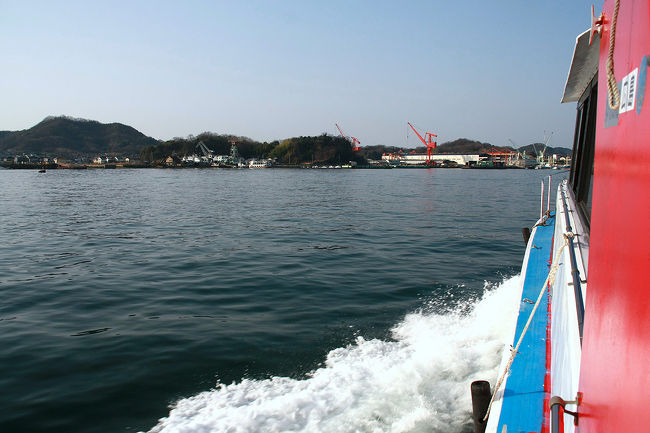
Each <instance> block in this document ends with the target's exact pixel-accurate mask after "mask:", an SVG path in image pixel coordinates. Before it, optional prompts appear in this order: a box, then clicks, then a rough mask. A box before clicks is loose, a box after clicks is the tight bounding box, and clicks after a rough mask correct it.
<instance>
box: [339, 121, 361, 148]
mask: <svg viewBox="0 0 650 433" xmlns="http://www.w3.org/2000/svg"><path fill="white" fill-rule="evenodd" d="M335 125H336V128H337V129H338V130H339V132H340V133H341V137H343V138H345V139H346V140H350V141H352V150H354V151H355V152H356V151H358V150H359V145H360V144H361V142H360V141H359V140H357V137H352V136H350V137H348V136H347V135H345V134H344V133H343V131H342V130H341V127H340V126H339V124H338V123H335Z"/></svg>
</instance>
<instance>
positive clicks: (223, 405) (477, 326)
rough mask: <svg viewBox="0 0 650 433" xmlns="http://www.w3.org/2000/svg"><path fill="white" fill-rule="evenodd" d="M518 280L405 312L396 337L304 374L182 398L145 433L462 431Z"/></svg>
mask: <svg viewBox="0 0 650 433" xmlns="http://www.w3.org/2000/svg"><path fill="white" fill-rule="evenodd" d="M518 286H519V277H518V276H517V277H513V278H510V279H507V280H505V281H503V282H502V283H501V284H499V285H497V286H496V287H486V289H487V290H486V292H485V294H484V296H483V298H482V299H480V300H478V301H476V302H475V303H474V304H473V305H472V306H470V307H469V308H467V306H465V308H463V307H459V308H458V309H457V310H456V311H452V312H450V313H447V314H436V313H431V312H427V311H426V310H427V309H426V308H424V309H423V311H421V312H416V313H412V314H408V315H407V316H406V317H405V318H404V320H403V321H402V322H401V323H399V324H397V325H396V326H395V328H394V329H393V330H392V333H393V338H394V341H381V340H377V339H373V340H365V339H363V338H362V337H358V338H357V340H356V342H355V344H352V345H349V346H347V347H342V348H338V349H335V350H332V351H331V352H330V353H329V354H328V355H327V360H326V362H325V364H324V366H323V367H322V368H319V369H317V370H315V371H313V372H312V373H311V375H310V377H309V378H307V379H303V380H296V379H290V378H286V377H272V378H270V379H267V380H248V379H244V380H242V381H241V382H239V383H233V384H231V385H220V386H218V387H217V388H216V389H213V390H210V391H206V392H202V393H200V394H198V395H196V396H194V397H190V398H186V399H182V400H180V401H178V402H177V403H176V404H175V405H174V407H172V409H171V411H170V413H169V416H168V417H166V418H163V419H161V420H160V422H159V423H158V425H156V426H155V427H154V428H153V429H152V430H151V432H158V433H161V432H180V433H185V432H193V433H202V432H206V433H207V432H228V433H239V432H309V433H313V432H328V433H332V432H373V433H374V432H395V433H399V432H432V431H434V432H437V431H440V432H460V431H464V430H467V428H468V426H469V425H471V398H470V393H469V389H470V383H471V382H472V381H473V380H478V379H486V380H490V381H491V383H494V380H495V378H496V375H497V368H498V365H499V362H500V360H501V351H502V349H503V346H504V344H506V343H507V342H506V339H507V338H508V337H511V335H509V333H510V332H511V327H512V323H511V320H510V318H511V317H512V315H513V314H514V312H515V309H516V308H517V306H518V299H517V298H516V292H517V290H518Z"/></svg>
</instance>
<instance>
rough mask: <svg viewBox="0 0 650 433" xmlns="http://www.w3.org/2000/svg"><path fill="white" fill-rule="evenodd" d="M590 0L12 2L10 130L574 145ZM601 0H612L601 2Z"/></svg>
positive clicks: (6, 37) (6, 4)
mask: <svg viewBox="0 0 650 433" xmlns="http://www.w3.org/2000/svg"><path fill="white" fill-rule="evenodd" d="M591 4H592V2H587V1H583V0H570V1H566V0H564V1H559V0H547V1H536V2H531V1H524V0H518V1H514V0H512V1H505V0H504V1H491V2H487V1H470V0H466V1H463V0H458V1H441V0H429V1H404V2H401V1H383V0H374V1H361V0H359V1H354V0H349V1H339V0H327V1H323V0H321V1H309V0H296V1H294V0H286V1H237V0H232V1H192V0H188V1H182V2H179V1H164V0H158V1H136V0H132V1H119V0H114V1H103V0H97V1H65V0H62V1H30V0H19V1H9V0H0V52H1V53H2V54H1V56H2V61H0V95H1V96H0V98H1V99H0V101H1V103H0V130H12V131H13V130H21V129H27V128H30V127H32V126H34V125H35V124H37V123H38V122H40V121H41V120H43V118H45V117H47V116H49V115H67V116H72V117H80V118H86V119H92V120H98V121H100V122H102V123H110V122H120V123H124V124H127V125H130V126H133V127H134V128H136V129H138V130H139V131H141V132H143V133H144V134H146V135H149V136H152V137H154V138H156V139H160V140H167V139H170V138H173V137H185V136H187V135H190V134H193V135H197V134H199V133H201V132H205V131H211V132H215V133H219V134H234V135H240V136H247V137H250V138H252V139H255V140H259V141H272V140H276V139H283V138H288V137H295V136H301V135H318V134H322V133H324V132H325V133H330V134H336V133H337V130H336V126H335V123H338V124H339V125H340V126H341V128H342V129H343V131H344V132H345V133H346V134H348V135H352V136H355V137H357V138H358V139H359V140H360V141H361V145H362V146H363V145H376V144H384V145H388V146H399V147H416V146H418V145H420V142H419V140H418V139H417V137H416V136H415V135H414V134H413V133H412V132H409V130H408V126H407V121H408V122H411V123H412V124H413V125H414V126H415V127H416V128H418V129H419V131H420V133H421V134H422V135H424V132H433V133H437V134H438V142H439V143H443V142H446V141H451V140H454V139H457V138H469V139H474V140H478V141H482V142H489V143H492V144H494V145H497V146H501V145H510V141H509V140H512V141H513V142H514V143H516V144H517V145H519V146H523V145H526V144H529V143H532V142H539V141H543V139H544V137H545V134H546V135H548V134H550V133H551V132H552V133H553V136H552V138H551V140H550V142H549V145H550V146H562V147H571V145H572V139H573V130H574V127H573V126H574V123H575V110H576V107H575V104H560V99H561V97H562V92H563V90H564V84H565V81H566V77H567V73H568V69H569V65H570V61H571V56H572V54H573V48H574V45H575V38H576V37H577V36H578V34H580V33H582V32H583V31H584V30H586V29H587V28H588V27H589V25H590V21H589V18H590V7H591ZM595 7H596V11H597V12H598V11H600V10H601V8H602V0H601V1H599V2H596V3H595Z"/></svg>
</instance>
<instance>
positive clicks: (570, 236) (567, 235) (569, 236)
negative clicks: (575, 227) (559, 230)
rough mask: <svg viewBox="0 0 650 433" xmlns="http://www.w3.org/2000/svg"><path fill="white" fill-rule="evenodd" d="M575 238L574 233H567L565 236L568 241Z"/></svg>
mask: <svg viewBox="0 0 650 433" xmlns="http://www.w3.org/2000/svg"><path fill="white" fill-rule="evenodd" d="M573 237H575V234H574V233H573V232H566V233H565V234H564V238H565V239H567V240H569V239H571V238H573Z"/></svg>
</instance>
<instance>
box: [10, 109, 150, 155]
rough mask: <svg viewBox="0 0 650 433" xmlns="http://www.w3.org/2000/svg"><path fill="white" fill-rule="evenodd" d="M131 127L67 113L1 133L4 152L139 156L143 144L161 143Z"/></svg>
mask: <svg viewBox="0 0 650 433" xmlns="http://www.w3.org/2000/svg"><path fill="white" fill-rule="evenodd" d="M157 143H158V141H157V140H156V139H154V138H151V137H147V136H146V135H144V134H142V133H141V132H139V131H138V130H136V129H135V128H132V127H131V126H127V125H123V124H121V123H108V124H106V123H100V122H97V121H95V120H85V119H74V118H71V117H66V116H58V117H46V118H45V119H44V120H43V121H42V122H40V123H38V124H37V125H35V126H33V127H31V128H29V129H25V130H22V131H1V132H0V154H5V155H18V154H23V153H26V154H29V153H35V154H41V155H46V154H47V155H54V156H63V157H75V156H79V155H88V156H90V155H103V154H107V155H122V156H138V155H139V154H140V151H141V150H142V148H143V147H145V146H148V145H153V144H157Z"/></svg>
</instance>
